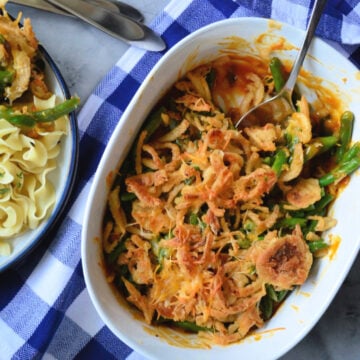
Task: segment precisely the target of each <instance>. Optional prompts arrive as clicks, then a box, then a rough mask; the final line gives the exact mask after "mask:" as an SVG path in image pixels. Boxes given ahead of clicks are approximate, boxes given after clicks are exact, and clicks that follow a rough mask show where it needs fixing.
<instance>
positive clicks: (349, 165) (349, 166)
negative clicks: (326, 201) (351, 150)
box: [319, 156, 360, 186]
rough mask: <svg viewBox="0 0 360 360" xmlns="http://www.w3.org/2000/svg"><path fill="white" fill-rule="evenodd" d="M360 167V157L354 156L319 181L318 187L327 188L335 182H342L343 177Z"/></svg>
mask: <svg viewBox="0 0 360 360" xmlns="http://www.w3.org/2000/svg"><path fill="white" fill-rule="evenodd" d="M359 167H360V157H359V156H356V157H354V158H352V159H350V160H349V161H346V162H342V163H340V164H339V166H337V167H336V168H334V169H333V170H331V171H330V172H329V173H328V174H326V175H324V176H323V177H321V178H320V179H319V184H320V186H327V185H330V184H332V183H334V182H335V181H340V180H342V179H343V178H344V177H345V176H347V175H350V174H352V173H353V172H354V171H355V170H357V169H358V168H359Z"/></svg>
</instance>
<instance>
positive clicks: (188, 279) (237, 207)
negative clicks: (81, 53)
mask: <svg viewBox="0 0 360 360" xmlns="http://www.w3.org/2000/svg"><path fill="white" fill-rule="evenodd" d="M255 64H256V66H255ZM275 85H276V83H275V77H274V75H273V74H272V73H271V72H270V71H269V67H268V61H265V60H262V59H259V58H257V57H252V56H235V55H232V56H223V57H221V58H219V59H217V60H215V61H213V62H211V63H208V64H205V65H202V66H199V67H197V68H196V69H194V70H192V71H190V72H188V73H187V74H186V76H185V77H184V78H182V79H180V80H179V81H177V82H176V83H175V84H174V86H173V87H172V88H171V90H170V91H169V92H168V93H167V95H166V96H165V97H164V98H163V99H162V100H161V101H160V102H159V104H158V106H157V107H156V108H155V109H154V111H153V112H152V113H151V115H150V116H149V118H148V119H147V121H146V122H145V125H144V127H143V129H142V131H141V132H140V134H139V136H138V138H137V140H136V142H135V144H134V145H133V148H132V150H131V151H130V153H129V154H128V156H127V159H126V160H125V162H124V163H123V164H122V166H121V168H120V170H119V173H118V174H116V175H114V179H113V183H112V186H111V190H110V192H109V197H108V207H107V212H106V215H105V218H104V235H103V249H104V260H105V265H106V271H107V276H108V280H109V282H110V283H112V284H113V285H114V286H115V288H116V289H117V290H118V291H120V293H121V294H123V296H124V297H125V298H126V299H127V300H128V301H129V302H130V303H131V304H133V305H134V306H135V307H136V308H138V309H139V310H140V311H141V312H142V314H143V316H144V319H145V321H146V322H147V323H148V324H154V325H156V324H158V325H162V326H172V327H179V328H183V329H185V330H188V331H193V332H197V333H199V336H201V337H202V338H204V339H206V341H208V342H209V344H221V345H226V344H230V343H233V342H236V341H239V340H240V339H242V338H243V337H245V336H246V335H247V334H248V332H249V331H250V330H252V329H254V328H259V327H261V326H263V324H264V321H266V320H267V319H268V318H270V317H271V316H272V314H273V313H274V311H275V309H276V308H277V307H278V306H279V304H280V303H281V301H283V299H284V298H285V296H286V295H287V294H288V292H289V291H291V290H292V289H293V288H294V287H295V286H297V285H301V284H303V283H304V282H305V280H306V279H307V277H308V275H309V272H310V269H311V266H312V263H313V257H314V255H320V253H321V252H322V251H326V248H327V246H328V243H327V241H326V239H325V238H324V237H323V235H322V234H323V232H324V231H326V230H329V229H331V228H332V227H333V226H334V225H335V224H336V220H335V219H333V218H332V217H331V216H329V215H328V214H327V209H328V205H329V204H330V203H331V202H332V201H333V200H334V199H335V198H336V195H337V192H338V189H339V187H340V185H341V184H343V183H344V181H346V180H345V179H346V178H347V175H348V174H349V172H341V173H340V174H339V173H337V172H336V171H337V170H338V168H339V166H341V164H343V163H344V162H346V161H347V160H349V155H346V156H345V158H341V159H339V160H338V162H337V165H336V161H335V160H334V159H335V157H336V154H337V153H338V151H339V149H340V148H341V147H342V146H343V145H344V144H341V142H340V140H339V131H340V127H341V121H340V118H333V117H332V115H331V113H330V111H328V110H327V108H326V106H327V105H326V104H325V105H324V104H321V103H320V102H319V104H318V108H317V110H315V109H310V107H309V104H308V102H307V100H306V98H305V97H304V96H301V95H300V96H298V98H297V100H296V104H297V108H298V111H297V112H295V113H291V114H289V116H287V117H286V119H282V121H275V120H274V121H273V122H265V123H261V121H260V122H259V123H254V124H245V125H244V127H243V128H242V129H235V128H234V125H233V124H234V123H235V121H236V120H237V119H238V118H239V115H241V114H242V113H244V112H245V111H247V110H248V109H250V108H251V107H252V106H254V105H256V104H258V103H259V102H261V101H262V100H263V99H264V98H267V97H269V96H271V95H272V94H274V92H275V91H276V89H275ZM280 110H281V109H280ZM275 113H281V111H279V109H274V114H275ZM347 116H349V114H347ZM274 118H275V117H274ZM259 120H261V119H259ZM329 144H330V145H329ZM344 146H345V153H346V154H349V153H348V151H349V149H352V151H353V152H357V155H356V161H358V162H357V165H356V168H357V167H358V166H359V165H360V163H359V159H358V157H359V155H358V153H359V151H358V148H359V144H355V147H350V145H349V144H348V143H347V144H346V145H344ZM354 149H355V150H356V151H355V150H354ZM353 170H354V169H352V171H353ZM331 176H333V178H331V179H330V177H331Z"/></svg>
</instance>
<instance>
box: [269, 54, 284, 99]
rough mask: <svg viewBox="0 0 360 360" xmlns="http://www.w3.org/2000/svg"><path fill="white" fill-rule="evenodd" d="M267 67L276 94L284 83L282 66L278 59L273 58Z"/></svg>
mask: <svg viewBox="0 0 360 360" xmlns="http://www.w3.org/2000/svg"><path fill="white" fill-rule="evenodd" d="M269 66H270V71H271V74H272V77H273V79H274V86H275V90H276V92H277V93H278V92H280V90H281V89H282V88H283V86H284V84H285V81H286V79H285V76H284V69H283V65H282V63H281V61H280V59H279V58H277V57H274V58H272V59H271V60H270V63H269Z"/></svg>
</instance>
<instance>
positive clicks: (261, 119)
mask: <svg viewBox="0 0 360 360" xmlns="http://www.w3.org/2000/svg"><path fill="white" fill-rule="evenodd" d="M325 4H326V0H316V1H315V4H314V7H313V10H312V13H311V16H310V20H309V24H308V27H307V30H306V33H305V37H304V40H303V43H302V45H301V47H300V51H299V52H298V54H297V57H296V59H295V62H294V64H293V67H292V69H291V72H290V74H289V77H288V79H287V81H286V83H285V84H284V86H283V88H282V89H281V90H280V91H279V92H278V94H276V95H275V96H274V97H271V98H269V99H266V100H265V101H263V102H262V103H260V104H258V105H256V106H255V107H253V108H252V109H250V110H249V111H247V112H246V113H245V114H243V115H242V116H241V118H240V119H239V120H238V121H237V123H236V124H235V127H236V128H238V127H240V124H241V126H242V127H244V126H251V125H254V123H256V124H257V125H265V124H266V123H268V122H275V123H278V122H281V121H283V120H284V119H285V118H286V117H287V116H288V115H290V114H291V113H293V112H295V111H296V108H295V106H294V103H293V101H292V94H293V91H294V87H295V84H296V80H297V77H298V75H299V72H300V69H301V65H302V63H303V61H304V59H305V56H306V54H307V52H308V50H309V47H310V44H311V41H312V38H313V36H314V33H315V30H316V26H317V24H318V22H319V20H320V18H321V14H322V10H323V8H324V6H325Z"/></svg>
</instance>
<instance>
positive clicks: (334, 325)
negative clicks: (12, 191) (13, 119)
mask: <svg viewBox="0 0 360 360" xmlns="http://www.w3.org/2000/svg"><path fill="white" fill-rule="evenodd" d="M167 2H168V1H167V0H127V3H129V4H131V5H134V6H136V7H137V8H138V9H139V10H141V12H142V13H143V14H144V16H145V23H150V22H151V20H152V19H153V18H154V17H155V16H156V15H157V14H158V12H159V11H160V9H161V8H162V7H164V5H165V4H166V3H167ZM7 9H8V11H9V12H10V13H11V14H17V13H18V11H19V10H21V11H22V12H23V14H24V16H26V17H30V18H31V19H32V23H33V27H34V30H35V33H36V34H37V37H38V39H39V40H40V42H41V43H42V45H43V46H44V47H45V49H46V50H47V51H48V52H49V54H50V55H51V57H52V58H53V60H54V61H55V63H56V64H57V66H58V67H59V69H60V71H61V73H62V75H63V77H64V79H65V81H66V83H67V85H68V87H69V90H70V92H71V93H72V94H77V95H78V96H80V98H81V99H82V100H83V102H84V101H85V100H86V99H87V98H88V96H89V95H90V94H91V92H92V91H93V89H94V88H95V87H96V85H97V84H98V83H99V81H100V80H101V79H102V78H103V77H104V75H105V74H106V73H107V72H108V71H109V70H110V68H111V67H112V66H113V65H114V64H115V63H116V62H117V60H118V59H119V58H120V57H121V56H122V55H123V54H124V52H125V51H126V50H127V49H128V45H127V44H125V43H123V42H121V41H119V40H116V39H114V38H112V37H110V36H108V35H106V34H104V33H102V32H101V31H99V30H97V29H95V28H93V27H91V26H89V25H87V24H85V23H84V22H82V21H80V20H76V19H74V18H70V17H65V16H61V15H55V14H50V13H47V12H44V11H40V10H34V9H30V8H27V7H20V6H17V5H13V4H9V5H8V6H7ZM294 359H299V360H303V359H316V360H325V359H326V360H328V359H329V360H330V359H334V360H335V359H339V360H340V359H341V360H348V359H351V360H352V359H360V257H359V256H358V258H357V259H356V261H355V263H354V265H353V267H352V270H351V271H350V273H349V275H348V277H347V278H346V280H345V282H344V284H343V286H342V287H341V289H340V290H339V292H338V294H337V296H336V297H335V299H334V301H333V302H332V303H331V305H330V307H329V308H328V310H327V311H326V312H325V314H324V315H323V316H322V318H321V319H320V321H319V322H318V323H317V325H316V326H315V327H314V328H313V330H312V331H311V332H310V333H309V334H308V335H307V336H306V337H305V338H304V339H303V340H302V341H301V342H300V343H299V344H298V345H297V346H296V347H295V348H293V349H292V350H291V351H290V352H288V353H287V354H286V355H285V356H283V357H282V360H294Z"/></svg>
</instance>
